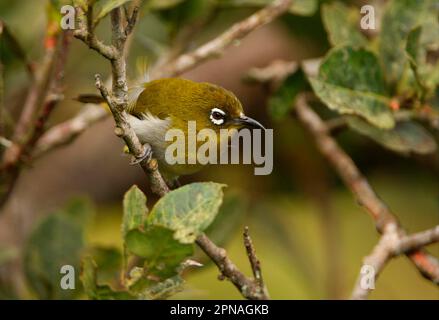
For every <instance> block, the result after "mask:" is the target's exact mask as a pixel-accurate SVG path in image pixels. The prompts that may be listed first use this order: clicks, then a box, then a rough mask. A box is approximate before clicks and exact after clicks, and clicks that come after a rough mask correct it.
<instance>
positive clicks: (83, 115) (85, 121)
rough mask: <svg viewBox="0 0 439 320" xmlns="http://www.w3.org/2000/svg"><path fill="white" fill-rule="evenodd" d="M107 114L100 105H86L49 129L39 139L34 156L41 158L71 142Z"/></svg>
mask: <svg viewBox="0 0 439 320" xmlns="http://www.w3.org/2000/svg"><path fill="white" fill-rule="evenodd" d="M107 116H108V113H107V112H106V111H105V110H104V109H103V108H102V107H100V106H96V105H93V104H90V105H86V106H84V107H83V110H82V111H81V112H79V114H78V115H76V116H75V117H73V118H71V119H69V120H67V121H64V122H61V123H60V124H57V125H55V126H54V127H52V128H50V129H49V130H47V131H46V132H45V133H44V134H43V135H42V136H41V138H40V139H39V140H38V142H37V144H36V146H35V150H34V153H33V155H32V158H34V159H35V158H39V157H41V156H43V155H45V154H46V153H47V152H49V151H51V150H53V149H55V148H58V147H61V146H63V145H66V144H68V143H70V142H71V141H72V140H73V139H74V138H76V137H77V136H78V135H80V134H81V133H82V132H84V131H85V130H86V129H87V128H88V127H90V126H91V125H92V124H94V123H96V122H98V121H101V120H103V119H105V118H106V117H107Z"/></svg>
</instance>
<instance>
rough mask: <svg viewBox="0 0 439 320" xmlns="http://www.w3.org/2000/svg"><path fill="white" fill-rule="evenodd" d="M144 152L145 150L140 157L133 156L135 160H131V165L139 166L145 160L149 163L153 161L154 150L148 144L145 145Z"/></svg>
mask: <svg viewBox="0 0 439 320" xmlns="http://www.w3.org/2000/svg"><path fill="white" fill-rule="evenodd" d="M143 150H144V153H143V154H142V155H141V156H140V157H134V156H133V158H132V159H131V162H130V164H131V165H135V164H139V163H140V162H142V161H144V160H148V161H149V160H151V159H152V149H151V146H150V145H149V144H148V143H145V144H144V145H143Z"/></svg>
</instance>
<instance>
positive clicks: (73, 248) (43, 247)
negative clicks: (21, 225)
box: [24, 213, 84, 299]
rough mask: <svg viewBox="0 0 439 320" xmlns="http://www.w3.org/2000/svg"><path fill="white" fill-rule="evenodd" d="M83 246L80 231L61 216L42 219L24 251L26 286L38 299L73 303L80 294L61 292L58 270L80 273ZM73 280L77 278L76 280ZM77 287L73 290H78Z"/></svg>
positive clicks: (69, 291) (77, 226)
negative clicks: (66, 266) (70, 267)
mask: <svg viewBox="0 0 439 320" xmlns="http://www.w3.org/2000/svg"><path fill="white" fill-rule="evenodd" d="M83 246H84V239H83V228H82V226H81V225H80V224H79V223H77V221H75V220H74V219H72V218H71V217H69V216H68V215H66V214H64V213H57V214H52V215H49V216H47V217H45V218H44V219H43V220H42V221H41V223H40V224H39V225H38V226H37V228H36V229H35V230H34V231H33V232H32V234H31V235H30V237H29V239H28V240H27V244H26V247H25V251H24V268H25V269H24V271H25V275H26V279H27V282H28V285H29V286H30V287H31V288H32V289H33V291H34V292H35V293H36V294H37V296H38V298H40V299H72V298H74V297H75V296H77V294H78V293H79V292H80V290H78V289H76V290H63V289H62V288H61V286H60V280H61V277H62V276H63V274H61V273H60V270H61V267H62V266H64V265H71V266H73V267H74V269H75V271H76V272H78V271H79V264H80V254H81V250H82V249H83ZM75 279H76V277H75ZM78 285H79V283H76V285H75V288H78Z"/></svg>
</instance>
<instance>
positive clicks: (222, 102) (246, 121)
mask: <svg viewBox="0 0 439 320" xmlns="http://www.w3.org/2000/svg"><path fill="white" fill-rule="evenodd" d="M88 99H89V97H88ZM127 111H128V113H129V118H128V121H129V123H130V125H131V127H132V128H133V130H134V132H135V133H136V135H137V136H138V137H139V140H140V142H141V143H143V144H146V143H148V144H149V145H150V146H151V149H152V155H153V157H154V158H156V159H157V161H158V164H159V169H160V172H161V174H162V175H163V177H164V178H165V179H166V180H167V181H173V180H174V179H176V178H178V177H179V176H181V175H187V174H192V173H195V172H197V171H199V170H200V169H201V168H202V167H203V165H201V164H199V163H196V164H188V162H187V161H186V162H185V163H184V164H178V163H177V164H172V165H170V164H168V162H167V161H166V159H165V153H166V148H167V147H168V146H169V144H171V143H172V142H171V141H166V139H165V135H166V132H167V131H168V130H169V129H180V130H181V131H182V132H184V134H185V136H186V141H187V135H188V122H189V121H195V122H196V131H197V132H199V131H200V130H201V129H204V128H209V129H212V130H214V131H215V132H216V133H217V135H218V137H219V134H220V129H237V130H239V129H241V128H244V127H249V128H260V129H263V130H265V128H264V127H263V126H262V124H260V123H259V122H258V121H256V120H254V119H252V118H250V117H247V116H246V115H245V114H244V111H243V108H242V105H241V102H240V101H239V100H238V98H237V97H236V96H235V95H234V94H233V93H232V92H230V91H228V90H226V89H224V88H222V87H220V86H217V85H214V84H211V83H206V82H201V83H200V82H194V81H191V80H187V79H182V78H166V79H159V80H153V81H150V82H146V83H143V84H141V85H139V86H137V87H134V88H132V89H130V90H129V93H128V110H127ZM219 141H220V140H219V139H218V143H219ZM186 157H188V155H186Z"/></svg>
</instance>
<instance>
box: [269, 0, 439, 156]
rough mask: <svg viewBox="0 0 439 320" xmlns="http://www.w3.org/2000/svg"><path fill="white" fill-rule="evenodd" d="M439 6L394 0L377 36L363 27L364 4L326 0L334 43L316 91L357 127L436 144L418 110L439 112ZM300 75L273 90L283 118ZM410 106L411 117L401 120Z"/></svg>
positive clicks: (412, 143) (402, 145)
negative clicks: (438, 55) (419, 119)
mask: <svg viewBox="0 0 439 320" xmlns="http://www.w3.org/2000/svg"><path fill="white" fill-rule="evenodd" d="M438 10H439V9H438V8H437V6H434V1H430V0H427V1H390V2H389V3H388V5H387V6H386V8H385V12H384V15H383V20H382V22H381V28H382V30H381V32H380V33H379V35H377V36H376V38H372V39H371V40H370V41H369V40H367V38H366V37H365V35H364V34H363V33H362V31H361V30H360V23H359V20H360V15H359V10H358V8H355V7H352V6H348V5H345V4H343V3H341V2H333V3H331V4H324V5H323V6H322V20H323V22H324V25H325V28H326V31H327V33H328V38H329V40H330V42H331V44H332V45H333V48H332V49H331V50H330V51H328V53H327V54H326V56H325V57H324V59H323V61H322V63H321V65H320V68H319V72H318V74H317V76H309V77H308V80H309V82H310V84H311V86H312V89H313V91H314V93H315V94H316V95H317V96H318V97H319V98H320V100H321V101H322V102H323V103H324V104H325V105H326V106H327V107H328V108H329V109H331V110H333V111H335V112H336V113H338V114H340V115H341V116H343V117H345V120H346V122H347V124H348V126H349V128H351V129H352V130H354V131H356V132H358V133H360V134H362V135H365V136H367V137H369V138H371V139H373V140H374V141H376V142H378V143H379V144H381V145H382V146H384V147H385V148H388V149H390V150H393V151H396V152H400V153H421V154H427V153H432V152H434V151H435V150H436V142H435V140H434V138H433V137H432V136H431V134H430V133H429V132H428V131H427V130H426V129H424V128H423V127H422V126H421V125H420V124H418V123H416V118H417V115H419V113H420V112H429V113H431V116H432V117H433V116H437V111H436V110H435V107H439V106H435V104H437V102H435V101H437V100H435V99H436V97H435V95H436V94H437V87H438V83H439V60H438V59H437V58H436V59H431V58H428V57H429V54H430V53H432V52H437V50H438V49H439V43H438V41H439V27H438V21H437V14H438ZM376 42H378V45H376ZM430 55H431V54H430ZM294 78H296V79H299V78H300V74H299V73H297V72H296V73H295V74H293V75H291V76H290V77H289V78H287V79H286V80H285V82H284V83H283V84H282V86H281V88H280V89H279V91H278V92H277V93H275V94H274V96H273V97H272V98H271V101H270V102H271V107H272V110H273V106H276V109H275V110H281V111H280V112H279V111H278V112H277V113H274V114H273V116H274V117H275V118H276V117H279V116H278V115H280V117H281V118H282V117H283V116H284V115H285V114H286V111H288V110H289V108H290V106H289V105H288V103H290V104H291V101H293V100H294V93H295V92H297V88H298V86H299V85H298V83H297V82H294V81H292V79H294ZM303 81H305V80H302V82H303ZM302 87H305V85H304V84H302ZM282 92H287V95H290V96H289V97H287V98H289V99H290V100H289V101H290V102H288V99H286V100H282V96H283V94H282ZM282 101H283V102H282ZM431 106H433V108H431ZM285 110H286V111H285ZM402 111H404V113H405V114H409V116H408V118H407V117H404V118H403V119H402V120H401V117H400V114H401V112H402ZM407 111H408V112H407Z"/></svg>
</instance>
